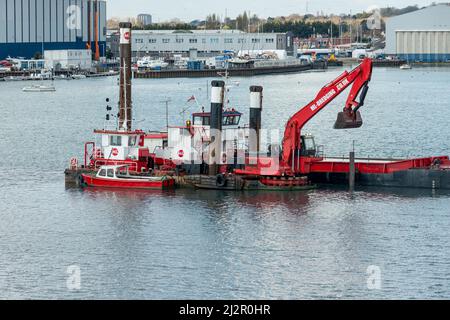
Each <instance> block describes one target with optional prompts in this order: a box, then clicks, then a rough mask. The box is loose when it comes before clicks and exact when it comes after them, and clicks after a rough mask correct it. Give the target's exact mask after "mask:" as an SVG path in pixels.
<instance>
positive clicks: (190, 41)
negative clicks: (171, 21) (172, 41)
mask: <svg viewBox="0 0 450 320" xmlns="http://www.w3.org/2000/svg"><path fill="white" fill-rule="evenodd" d="M189 43H197V39H189Z"/></svg>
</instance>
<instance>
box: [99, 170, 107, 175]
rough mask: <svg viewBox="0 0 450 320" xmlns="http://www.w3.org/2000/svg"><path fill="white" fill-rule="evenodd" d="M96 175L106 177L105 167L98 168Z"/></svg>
mask: <svg viewBox="0 0 450 320" xmlns="http://www.w3.org/2000/svg"><path fill="white" fill-rule="evenodd" d="M98 175H99V176H101V177H106V170H105V169H102V170H100V172H99V173H98Z"/></svg>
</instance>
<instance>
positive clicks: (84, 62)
mask: <svg viewBox="0 0 450 320" xmlns="http://www.w3.org/2000/svg"><path fill="white" fill-rule="evenodd" d="M44 58H45V67H46V68H48V69H54V70H61V69H79V70H88V69H90V68H91V66H92V51H91V50H90V49H89V50H88V49H80V50H45V51H44Z"/></svg>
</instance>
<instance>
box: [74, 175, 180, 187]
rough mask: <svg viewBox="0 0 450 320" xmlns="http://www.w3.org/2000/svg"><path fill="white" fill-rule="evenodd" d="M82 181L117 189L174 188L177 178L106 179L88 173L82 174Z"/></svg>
mask: <svg viewBox="0 0 450 320" xmlns="http://www.w3.org/2000/svg"><path fill="white" fill-rule="evenodd" d="M81 177H82V182H83V184H84V185H85V186H87V187H95V188H115V189H153V190H155V189H156V190H157V189H173V188H174V187H175V180H174V179H172V178H161V179H154V180H150V179H104V178H98V177H94V176H90V175H87V174H82V175H81Z"/></svg>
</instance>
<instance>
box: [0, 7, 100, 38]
mask: <svg viewBox="0 0 450 320" xmlns="http://www.w3.org/2000/svg"><path fill="white" fill-rule="evenodd" d="M87 7H88V0H0V43H10V44H14V43H16V44H17V43H37V42H46V43H51V42H76V41H84V42H87V41H88V30H87V28H88V23H87V20H88V18H87ZM93 7H94V1H92V2H91V13H92V15H91V18H92V22H91V30H92V31H91V40H92V41H93V40H94V34H95V33H94V8H93ZM74 14H75V15H76V14H79V15H80V16H79V17H78V19H79V21H80V22H81V24H80V25H79V28H75V29H73V28H69V26H70V21H75V20H76V19H77V17H76V16H75V17H74ZM98 31H99V32H98V34H99V41H100V42H104V41H106V1H99V26H98Z"/></svg>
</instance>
